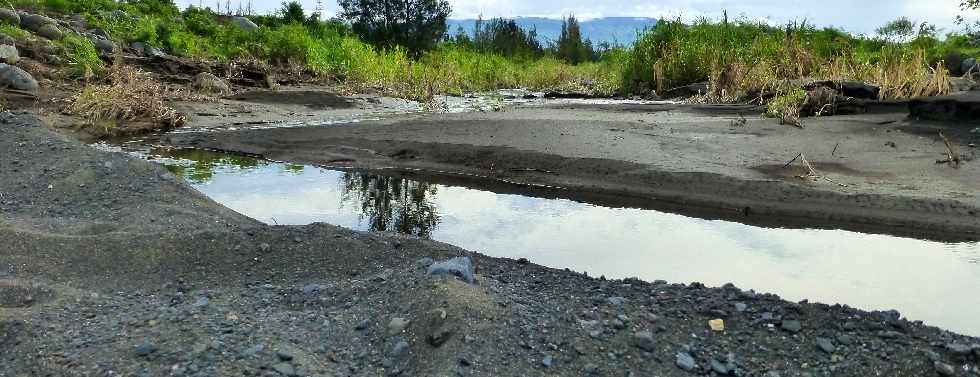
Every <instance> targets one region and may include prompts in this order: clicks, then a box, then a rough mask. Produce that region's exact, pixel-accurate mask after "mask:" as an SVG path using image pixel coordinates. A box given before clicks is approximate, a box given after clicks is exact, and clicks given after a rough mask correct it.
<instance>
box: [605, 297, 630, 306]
mask: <svg viewBox="0 0 980 377" xmlns="http://www.w3.org/2000/svg"><path fill="white" fill-rule="evenodd" d="M606 302H608V303H609V305H612V306H623V305H624V304H626V298H624V297H610V298H607V299H606Z"/></svg>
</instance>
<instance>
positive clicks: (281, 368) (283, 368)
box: [272, 362, 298, 376]
mask: <svg viewBox="0 0 980 377" xmlns="http://www.w3.org/2000/svg"><path fill="white" fill-rule="evenodd" d="M272 370H274V371H276V372H279V374H281V375H283V376H298V374H296V368H293V365H292V364H290V363H286V362H282V363H278V364H275V365H273V366H272Z"/></svg>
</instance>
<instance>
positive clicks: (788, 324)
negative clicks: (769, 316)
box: [779, 319, 803, 333]
mask: <svg viewBox="0 0 980 377" xmlns="http://www.w3.org/2000/svg"><path fill="white" fill-rule="evenodd" d="M779 327H780V328H782V329H783V330H786V331H789V332H792V333H797V332H800V330H803V324H802V323H800V321H798V320H795V319H784V320H783V322H782V324H780V326H779Z"/></svg>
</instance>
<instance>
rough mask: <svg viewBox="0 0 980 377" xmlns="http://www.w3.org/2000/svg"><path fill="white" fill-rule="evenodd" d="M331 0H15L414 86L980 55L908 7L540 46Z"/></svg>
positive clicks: (562, 83)
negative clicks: (329, 2)
mask: <svg viewBox="0 0 980 377" xmlns="http://www.w3.org/2000/svg"><path fill="white" fill-rule="evenodd" d="M340 3H341V5H342V6H343V7H344V9H346V10H345V11H342V12H341V16H344V17H346V20H330V21H321V20H320V17H319V16H318V15H315V14H313V15H310V14H308V13H306V12H304V10H303V9H302V7H301V6H300V5H299V4H298V3H295V2H293V3H284V4H283V7H282V9H280V10H279V11H278V12H276V13H275V14H270V15H245V16H246V17H245V18H241V17H235V16H233V15H232V13H236V12H235V10H233V9H225V10H212V9H209V8H198V7H189V8H186V9H184V10H181V9H178V8H177V7H176V6H175V5H174V3H173V2H172V1H171V0H125V1H121V2H120V1H115V0H77V1H69V0H12V1H11V5H12V6H14V7H16V8H18V9H31V10H35V11H40V12H43V13H48V14H53V15H60V16H68V15H76V14H79V15H82V17H83V18H84V20H85V21H86V22H87V23H88V24H89V25H90V26H92V27H98V28H100V29H102V30H104V31H105V32H106V34H108V35H109V36H110V37H111V39H112V40H113V41H114V42H116V43H117V45H119V46H130V45H131V44H132V43H136V42H138V43H141V44H143V45H145V46H148V47H149V48H153V49H159V50H160V51H163V52H165V53H168V54H172V55H176V56H179V57H182V58H186V59H192V60H208V61H222V62H249V63H251V64H254V65H257V66H261V67H266V68H267V69H270V70H279V71H286V72H292V73H296V74H298V75H299V74H303V75H309V76H312V77H313V78H315V79H316V80H323V81H327V82H332V83H336V84H337V85H339V86H341V87H343V88H347V89H348V90H350V91H372V92H377V93H382V94H387V95H393V96H399V97H405V98H411V99H417V100H427V99H429V98H431V97H432V96H433V95H434V94H438V93H449V94H462V93H466V92H476V91H487V90H493V89H497V88H511V87H524V88H528V89H532V90H548V91H568V92H585V93H589V94H595V95H613V94H620V95H648V94H650V93H654V92H656V93H663V92H664V91H666V90H667V89H670V88H674V87H679V86H684V85H688V84H692V83H700V82H707V83H708V86H707V87H708V92H707V93H705V95H704V97H703V100H706V101H713V102H730V101H743V100H747V99H757V100H761V101H767V100H768V99H770V98H774V97H778V96H779V95H781V94H783V93H789V92H790V90H791V89H793V88H799V87H800V83H801V82H806V81H811V80H854V81H861V82H866V83H870V84H873V85H877V86H880V87H881V96H882V97H883V98H886V99H893V98H908V97H914V96H921V95H936V94H943V93H945V92H947V91H948V90H949V80H948V77H949V76H950V73H951V72H952V73H953V74H958V73H960V72H957V71H958V70H959V65H960V63H961V62H962V61H963V59H964V58H966V57H970V56H974V57H975V56H977V55H980V46H978V44H977V40H976V38H975V36H971V35H968V34H963V33H961V34H950V35H948V36H939V35H938V33H937V32H936V29H935V27H930V26H929V25H926V24H923V25H915V23H913V22H911V21H909V20H907V19H904V20H896V21H895V22H892V23H889V24H888V25H885V26H883V27H882V28H881V29H880V31H879V34H880V35H878V36H875V37H864V36H854V35H851V34H848V33H846V32H844V31H840V30H837V29H831V28H823V29H820V28H817V27H815V26H814V25H810V24H806V23H791V24H788V25H785V26H772V25H769V24H764V23H759V22H753V21H747V20H735V21H730V20H728V19H727V17H726V18H725V19H722V20H720V21H712V20H708V19H701V20H698V21H696V22H693V23H685V22H682V21H681V20H665V21H661V22H660V23H659V24H658V25H657V26H656V27H655V28H652V29H650V30H647V31H643V32H642V36H641V37H640V38H639V39H638V41H637V42H636V44H635V45H634V46H632V47H630V48H622V47H614V46H595V45H593V43H592V42H591V41H588V40H587V39H583V36H582V33H581V30H580V29H579V27H578V23H577V21H576V20H575V19H574V17H569V18H568V19H567V20H566V22H565V26H564V27H563V30H562V36H561V38H560V40H558V41H555V42H554V43H552V44H551V45H547V46H545V45H542V43H541V42H540V41H539V40H538V38H537V36H536V32H535V30H525V29H522V28H520V27H519V26H518V25H517V24H516V23H514V22H513V21H509V20H502V19H492V20H488V21H486V22H485V23H482V24H481V25H478V27H477V31H476V33H475V35H468V34H467V33H465V32H463V31H462V30H458V31H456V32H455V34H454V33H453V32H452V31H448V32H447V30H446V28H445V18H446V16H447V15H448V14H449V9H448V4H447V3H446V2H445V1H425V2H422V3H426V4H430V5H431V6H432V9H430V12H427V13H426V14H427V18H425V19H424V20H423V21H420V22H421V24H420V25H421V26H422V27H421V29H418V33H419V35H409V37H410V38H408V39H406V38H405V35H406V33H408V32H407V31H411V30H416V28H415V26H419V25H406V24H404V23H406V22H410V21H406V20H401V21H398V22H395V21H397V20H395V21H392V22H376V21H375V20H374V19H373V18H372V17H371V14H368V13H371V12H370V10H371V9H373V8H371V4H374V3H375V1H372V0H358V1H354V0H344V1H341V2H340ZM375 5H376V4H375ZM248 12H249V10H242V9H239V10H238V13H248ZM365 12H367V13H365ZM243 19H247V20H246V21H242V20H243ZM399 22H402V23H401V24H400V23H399ZM916 26H919V27H918V28H915V27H916ZM4 28H9V26H4ZM4 30H5V29H4ZM396 37H397V38H396ZM59 43H61V44H62V45H63V47H64V51H65V52H66V54H67V58H66V60H67V62H68V64H69V66H70V67H71V70H72V71H73V72H75V74H76V76H78V77H83V78H86V79H92V78H93V77H97V76H99V75H104V73H105V72H106V69H105V68H104V66H103V65H102V64H100V62H99V61H98V59H95V56H96V55H95V51H96V50H95V47H94V46H93V43H92V42H91V41H89V40H88V39H86V38H81V37H77V36H69V37H67V38H65V39H64V40H62V41H61V42H59ZM954 66H955V67H954Z"/></svg>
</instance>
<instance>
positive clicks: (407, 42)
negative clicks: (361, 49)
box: [339, 0, 452, 56]
mask: <svg viewBox="0 0 980 377" xmlns="http://www.w3.org/2000/svg"><path fill="white" fill-rule="evenodd" d="M339 4H340V7H341V12H340V17H341V18H343V19H345V20H347V21H349V22H350V23H351V27H352V29H353V30H354V33H356V34H357V35H358V36H360V37H361V38H362V39H363V40H365V41H367V42H370V43H372V44H374V45H376V46H379V47H393V46H396V45H398V46H403V47H405V48H406V49H407V50H408V51H409V52H410V53H412V54H413V55H415V56H418V55H420V54H421V53H422V52H424V51H426V50H430V49H432V48H435V47H436V45H437V44H438V43H439V41H440V40H442V38H443V36H444V35H445V33H446V18H448V17H449V14H450V12H451V11H452V8H451V7H450V6H449V2H448V1H446V0H340V1H339Z"/></svg>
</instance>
